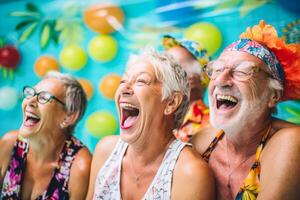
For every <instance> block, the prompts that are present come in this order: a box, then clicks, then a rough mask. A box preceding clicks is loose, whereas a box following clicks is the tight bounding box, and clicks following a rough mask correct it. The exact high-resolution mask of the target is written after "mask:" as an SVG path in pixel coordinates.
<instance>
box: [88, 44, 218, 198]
mask: <svg viewBox="0 0 300 200" xmlns="http://www.w3.org/2000/svg"><path fill="white" fill-rule="evenodd" d="M115 97H116V98H115V100H116V105H117V109H118V112H119V118H120V136H119V137H118V136H109V137H107V138H104V139H102V140H101V141H100V142H99V143H98V145H97V147H96V150H95V154H94V158H93V162H92V168H91V170H92V171H91V178H90V186H89V192H88V199H92V198H93V199H110V200H117V199H122V200H140V199H144V200H146V199H147V200H152V199H160V200H168V199H173V200H176V199H178V200H181V199H189V200H193V199H197V200H199V199H203V200H204V199H205V200H208V199H214V181H213V178H212V174H211V172H210V170H209V168H208V167H207V165H206V164H205V162H204V161H202V160H201V159H200V158H199V156H198V155H197V154H196V153H195V152H194V151H193V150H192V148H191V146H189V145H188V144H187V143H184V142H182V141H180V140H178V139H175V137H174V135H173V133H172V131H173V130H174V129H175V128H178V126H179V125H180V124H181V122H182V120H183V117H184V114H185V112H186V110H187V108H188V103H189V85H188V81H187V77H186V73H185V72H184V71H183V69H182V67H181V66H180V65H179V64H178V63H176V62H175V61H174V60H173V59H172V58H171V57H169V56H168V55H167V54H165V53H158V52H156V51H154V50H152V49H149V50H146V51H145V52H143V53H142V54H140V55H138V56H136V57H134V58H132V59H130V60H129V62H128V68H127V71H126V73H125V75H124V76H123V79H122V81H121V83H120V86H119V88H118V90H117V92H116V96H115Z"/></svg>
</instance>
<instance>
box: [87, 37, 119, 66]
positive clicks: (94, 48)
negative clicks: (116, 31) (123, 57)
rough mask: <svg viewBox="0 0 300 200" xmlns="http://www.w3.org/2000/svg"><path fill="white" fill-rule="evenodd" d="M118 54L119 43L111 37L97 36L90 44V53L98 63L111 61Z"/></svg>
mask: <svg viewBox="0 0 300 200" xmlns="http://www.w3.org/2000/svg"><path fill="white" fill-rule="evenodd" d="M117 52H118V44H117V41H116V40H115V39H114V38H113V37H112V36H109V35H99V36H96V37H94V38H93V39H92V40H91V41H90V43H89V53H90V55H91V57H92V58H93V59H94V60H96V61H100V62H107V61H111V60H112V59H113V58H114V57H115V56H116V54H117Z"/></svg>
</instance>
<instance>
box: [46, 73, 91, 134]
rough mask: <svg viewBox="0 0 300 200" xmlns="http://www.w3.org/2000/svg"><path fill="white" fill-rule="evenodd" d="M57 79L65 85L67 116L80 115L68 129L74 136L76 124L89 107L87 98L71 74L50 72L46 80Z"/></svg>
mask: <svg viewBox="0 0 300 200" xmlns="http://www.w3.org/2000/svg"><path fill="white" fill-rule="evenodd" d="M47 78H55V79H57V80H59V81H61V82H62V83H63V84H64V88H65V110H66V112H67V114H74V113H78V117H77V119H76V121H75V123H74V124H71V125H70V126H68V127H67V133H68V134H73V131H74V129H75V126H76V124H77V123H78V122H79V120H80V119H81V118H82V117H83V115H84V112H85V110H86V107H87V97H86V94H85V92H84V90H83V88H82V86H81V84H80V83H79V82H78V81H77V80H76V78H75V77H73V76H71V75H70V74H63V73H60V72H57V71H50V72H48V73H47V74H46V76H45V77H44V79H47Z"/></svg>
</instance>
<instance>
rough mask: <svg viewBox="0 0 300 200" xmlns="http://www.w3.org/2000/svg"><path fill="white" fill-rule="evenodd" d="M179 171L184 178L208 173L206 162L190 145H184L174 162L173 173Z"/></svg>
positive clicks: (204, 175)
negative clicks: (175, 162)
mask: <svg viewBox="0 0 300 200" xmlns="http://www.w3.org/2000/svg"><path fill="white" fill-rule="evenodd" d="M176 172H179V174H180V175H182V176H183V177H184V178H192V177H193V176H196V175H199V176H196V177H197V178H201V177H202V176H203V177H206V176H208V175H210V169H209V167H208V164H207V163H206V162H205V161H204V160H203V159H202V158H201V156H200V154H199V153H198V152H197V151H196V150H194V149H192V148H191V147H185V148H184V149H183V150H182V152H181V154H180V156H179V158H178V161H177V164H176V167H175V173H176Z"/></svg>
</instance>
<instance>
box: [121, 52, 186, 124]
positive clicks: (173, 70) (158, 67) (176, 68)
mask: <svg viewBox="0 0 300 200" xmlns="http://www.w3.org/2000/svg"><path fill="white" fill-rule="evenodd" d="M141 59H145V60H148V61H149V62H150V63H151V64H152V66H153V68H154V71H155V75H156V78H157V79H158V80H159V81H160V82H161V83H162V85H163V87H162V101H163V100H165V99H168V98H169V97H171V95H172V94H173V93H174V92H180V93H181V94H182V95H183V100H182V102H181V105H180V106H179V107H178V109H177V110H176V112H175V128H178V127H179V126H180V125H181V123H182V121H183V119H184V116H185V113H186V111H187V109H188V106H189V97H190V87H189V83H188V80H187V74H186V72H185V71H184V70H183V68H182V67H181V65H180V64H179V63H178V62H177V61H175V59H174V58H173V57H172V56H170V55H169V54H168V53H166V52H158V51H156V50H155V49H154V48H153V47H147V48H146V49H145V50H143V51H142V52H141V53H140V54H139V55H134V56H131V57H130V59H129V61H128V63H127V67H128V66H129V65H130V64H131V63H133V62H135V61H137V60H141Z"/></svg>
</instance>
